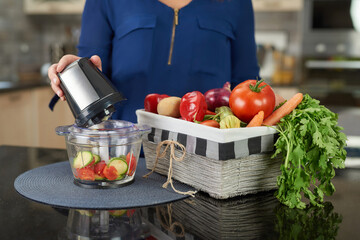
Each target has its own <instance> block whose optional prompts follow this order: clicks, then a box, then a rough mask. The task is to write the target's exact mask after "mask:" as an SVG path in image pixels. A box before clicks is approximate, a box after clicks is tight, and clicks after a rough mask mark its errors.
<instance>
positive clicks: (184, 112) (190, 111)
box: [180, 91, 207, 122]
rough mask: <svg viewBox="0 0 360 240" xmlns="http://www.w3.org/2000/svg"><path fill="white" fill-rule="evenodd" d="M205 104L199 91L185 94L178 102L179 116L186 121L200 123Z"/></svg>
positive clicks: (205, 107)
mask: <svg viewBox="0 0 360 240" xmlns="http://www.w3.org/2000/svg"><path fill="white" fill-rule="evenodd" d="M206 110H207V104H206V100H205V97H204V95H203V94H202V93H201V92H199V91H193V92H189V93H187V94H185V95H184V96H183V97H182V98H181V102H180V115H181V117H182V118H183V119H185V120H186V121H190V122H194V121H202V120H203V119H204V116H205V114H206Z"/></svg>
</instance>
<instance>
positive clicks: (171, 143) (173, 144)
mask: <svg viewBox="0 0 360 240" xmlns="http://www.w3.org/2000/svg"><path fill="white" fill-rule="evenodd" d="M163 145H165V149H164V150H163V151H162V152H161V147H162V146H163ZM176 145H177V146H179V147H180V148H181V152H182V155H181V156H180V157H176V156H175V147H176ZM169 147H170V159H169V160H170V162H169V171H168V175H167V180H166V182H165V183H164V184H163V185H162V187H163V188H167V186H168V185H169V183H170V185H171V187H172V189H173V190H174V191H175V192H177V193H179V194H183V195H190V196H192V197H194V196H195V193H196V191H187V192H182V191H179V190H177V189H176V188H175V187H174V184H173V180H172V175H173V159H174V160H175V161H178V162H181V161H183V160H184V158H185V154H186V148H185V146H184V145H182V144H181V143H179V142H177V141H173V140H165V141H162V142H160V143H159V144H158V145H157V147H156V158H155V163H154V166H153V168H152V169H151V171H150V172H149V173H147V174H145V175H144V176H143V177H145V178H147V177H148V176H150V175H151V174H152V173H153V172H154V171H155V168H156V165H157V164H158V162H159V158H164V157H165V156H166V152H167V149H168V148H169Z"/></svg>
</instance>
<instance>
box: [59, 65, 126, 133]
mask: <svg viewBox="0 0 360 240" xmlns="http://www.w3.org/2000/svg"><path fill="white" fill-rule="evenodd" d="M58 76H59V78H60V80H61V81H60V87H61V89H62V90H63V92H64V94H65V97H66V100H67V103H68V105H69V107H70V109H71V112H72V113H73V115H74V117H75V123H76V125H77V126H79V127H90V126H92V125H95V124H98V123H101V122H102V121H103V120H105V119H107V118H108V117H110V116H111V114H112V113H113V112H114V111H115V107H114V104H115V103H117V102H120V101H122V100H123V98H122V96H121V94H120V93H119V92H118V91H117V90H116V89H115V87H114V86H113V85H112V83H111V82H110V81H109V80H108V79H107V78H106V77H105V75H104V74H102V73H101V72H100V71H99V69H97V68H96V66H95V65H94V64H93V63H92V62H91V61H90V60H89V59H88V58H81V59H79V60H77V61H75V62H73V63H71V64H70V65H69V66H67V67H66V68H65V69H64V70H63V71H62V72H61V73H59V74H58Z"/></svg>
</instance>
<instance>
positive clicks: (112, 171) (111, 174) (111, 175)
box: [103, 166, 119, 180]
mask: <svg viewBox="0 0 360 240" xmlns="http://www.w3.org/2000/svg"><path fill="white" fill-rule="evenodd" d="M103 174H104V176H105V177H106V178H107V179H109V180H115V179H116V178H117V177H118V176H119V174H118V171H117V170H116V168H115V167H114V166H110V167H108V166H105V167H104V170H103Z"/></svg>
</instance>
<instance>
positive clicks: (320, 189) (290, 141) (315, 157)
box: [272, 94, 346, 209]
mask: <svg viewBox="0 0 360 240" xmlns="http://www.w3.org/2000/svg"><path fill="white" fill-rule="evenodd" d="M319 103H320V102H319V101H318V100H316V99H313V98H311V97H310V96H309V95H308V94H305V95H304V98H303V100H302V102H301V103H300V104H299V105H298V106H297V108H296V109H295V110H293V111H292V112H291V113H290V114H289V115H287V116H285V117H283V118H282V119H281V121H280V122H279V123H278V129H277V130H278V131H279V133H280V134H279V138H278V139H277V141H276V143H275V149H276V150H275V153H274V154H273V156H272V157H273V158H274V157H276V156H277V155H279V154H281V155H282V156H283V157H284V162H283V164H282V165H281V167H280V168H281V175H280V176H278V179H277V185H278V187H279V188H278V190H277V192H276V197H277V198H278V199H279V201H280V202H281V203H283V204H285V205H287V206H288V207H290V208H299V209H304V208H305V207H306V204H305V202H303V201H302V198H303V196H304V197H306V198H308V199H309V200H310V203H311V204H312V205H314V206H319V207H321V206H323V204H322V203H323V201H324V195H327V196H330V195H332V194H333V193H334V191H335V187H334V185H333V184H332V183H331V179H332V178H333V177H334V176H335V170H334V168H344V167H345V158H346V151H345V149H344V147H345V146H346V135H345V134H344V133H343V132H341V130H342V129H343V128H342V127H340V126H338V122H337V120H338V116H337V114H336V113H333V112H332V111H330V110H329V109H327V108H326V107H324V106H322V105H319ZM302 195H303V196H302Z"/></svg>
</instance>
